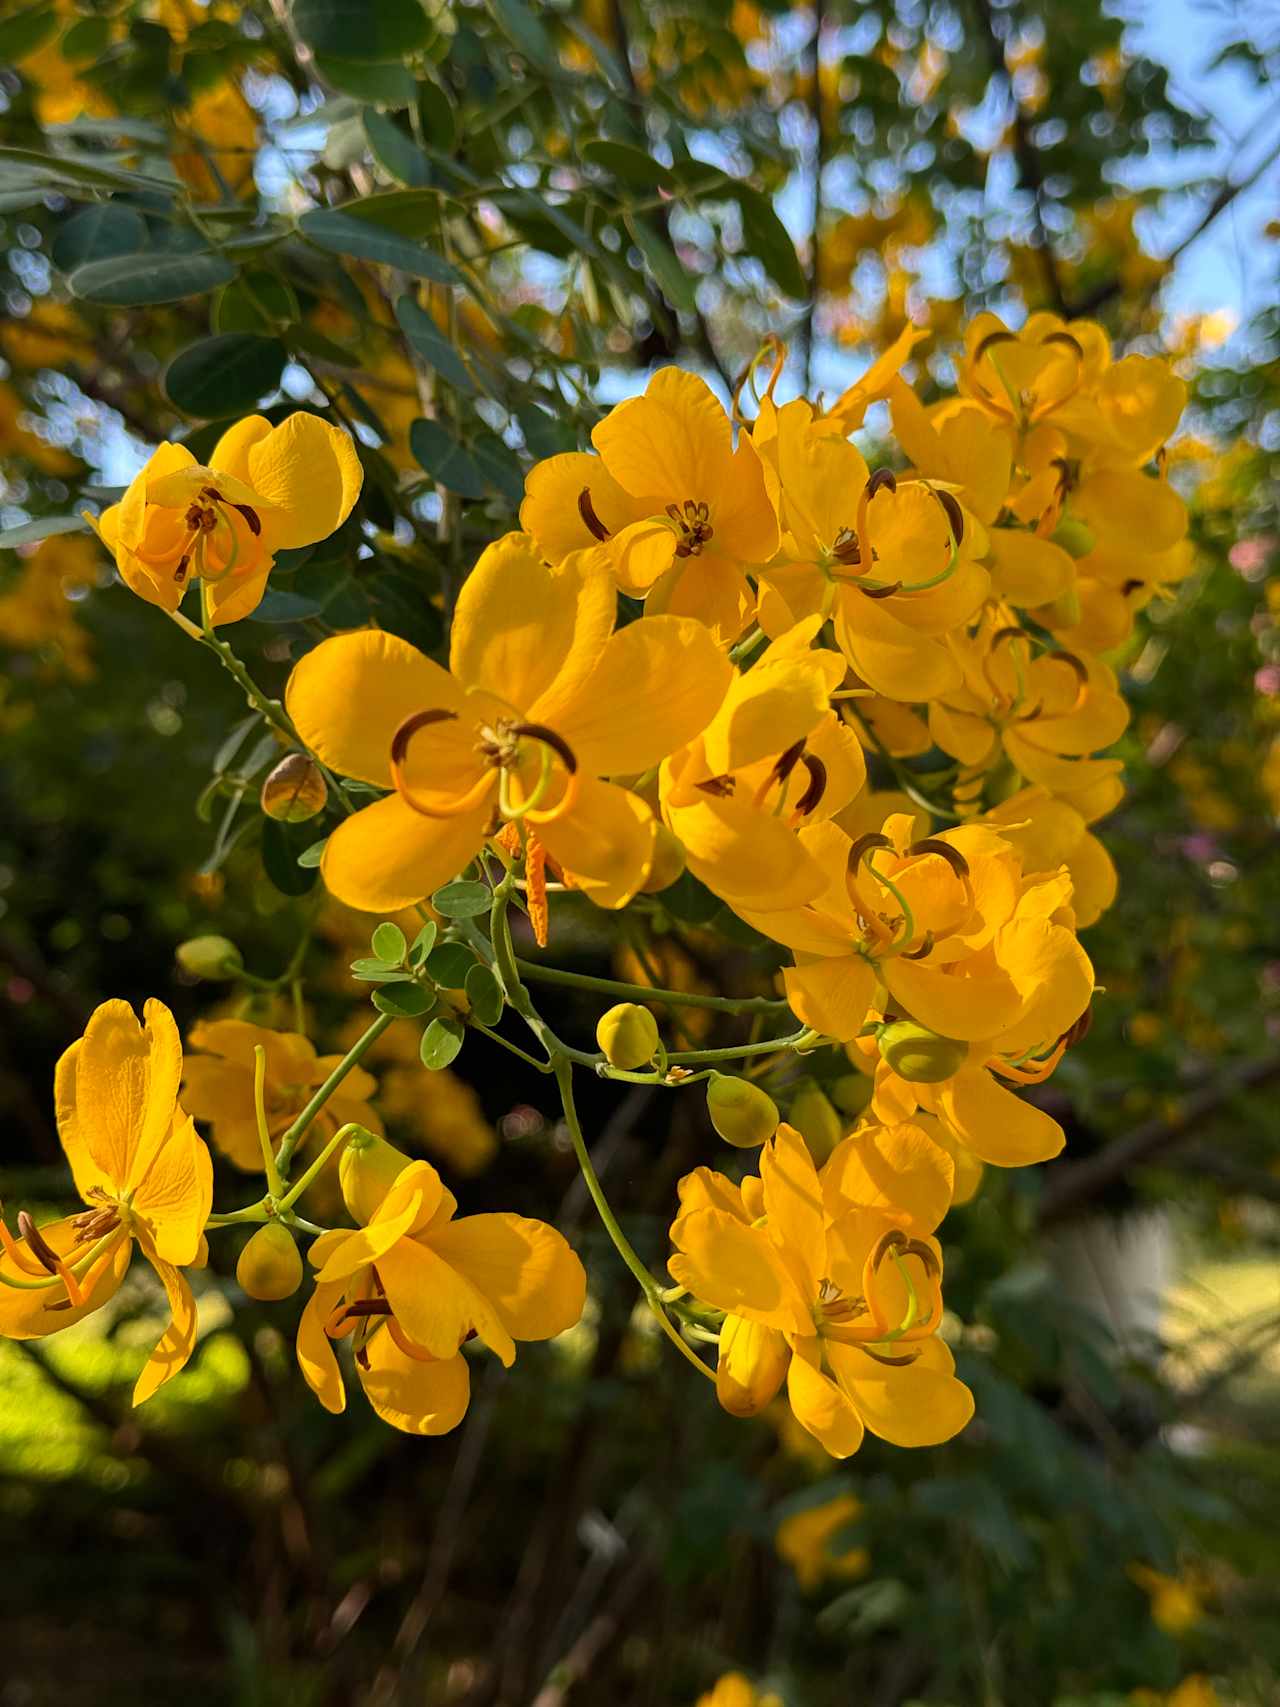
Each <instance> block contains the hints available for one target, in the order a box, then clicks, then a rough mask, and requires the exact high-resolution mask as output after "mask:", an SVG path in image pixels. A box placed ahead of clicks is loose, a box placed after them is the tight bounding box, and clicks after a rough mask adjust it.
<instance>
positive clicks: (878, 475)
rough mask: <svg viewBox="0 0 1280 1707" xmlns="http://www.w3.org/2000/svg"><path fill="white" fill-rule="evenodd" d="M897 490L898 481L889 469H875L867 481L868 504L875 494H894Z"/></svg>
mask: <svg viewBox="0 0 1280 1707" xmlns="http://www.w3.org/2000/svg"><path fill="white" fill-rule="evenodd" d="M897 490H898V479H897V476H896V475H895V474H894V472H893V470H892V469H891V468H877V469H875V470H874V472H873V473H872V475H871V478H870V479H869V480H868V481H867V499H868V502H869V501H870V500H871V499H872V498H874V497H875V495H876V493H877V492H885V491H888V492H896V491H897Z"/></svg>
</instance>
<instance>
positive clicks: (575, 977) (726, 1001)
mask: <svg viewBox="0 0 1280 1707" xmlns="http://www.w3.org/2000/svg"><path fill="white" fill-rule="evenodd" d="M514 964H515V966H516V968H517V969H518V971H519V973H520V975H521V976H522V977H524V978H529V979H532V980H533V982H534V983H535V984H562V985H564V986H565V987H566V988H567V989H572V990H594V991H597V992H598V993H599V994H601V995H605V996H631V997H633V998H634V999H635V1000H636V1001H644V1002H662V1003H663V1004H664V1006H666V1007H673V1008H713V1009H715V1010H716V1011H718V1012H719V1013H725V1014H755V1013H776V1012H777V1011H778V1010H779V1009H782V1008H785V1007H786V1005H787V1004H786V1002H785V1001H783V1000H782V998H781V997H778V996H704V995H699V994H697V993H696V992H693V991H687V992H686V991H684V990H660V989H655V988H653V987H651V986H650V985H648V984H628V983H625V982H624V981H623V980H621V979H618V978H595V977H592V976H590V975H589V974H588V973H586V972H562V971H561V970H560V969H559V967H556V966H540V965H538V964H537V963H536V962H534V961H530V960H517V961H515V963H514ZM673 1059H674V1057H673Z"/></svg>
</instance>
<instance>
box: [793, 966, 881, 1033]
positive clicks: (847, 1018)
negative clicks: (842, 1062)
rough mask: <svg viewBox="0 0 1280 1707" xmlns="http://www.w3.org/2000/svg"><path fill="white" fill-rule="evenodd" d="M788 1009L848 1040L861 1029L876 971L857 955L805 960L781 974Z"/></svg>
mask: <svg viewBox="0 0 1280 1707" xmlns="http://www.w3.org/2000/svg"><path fill="white" fill-rule="evenodd" d="M783 982H784V983H785V985H786V990H787V1000H788V1002H789V1003H790V1004H791V1011H792V1013H793V1014H794V1015H795V1016H796V1018H797V1019H798V1020H800V1021H801V1022H802V1024H804V1025H807V1026H812V1028H813V1030H814V1031H820V1032H823V1033H824V1034H825V1035H826V1036H827V1037H834V1038H835V1039H836V1040H837V1042H840V1043H849V1042H851V1041H852V1039H853V1038H855V1037H856V1036H857V1035H858V1033H859V1032H860V1031H861V1030H862V1027H863V1025H864V1023H865V1022H866V1018H867V1010H868V1008H869V1007H870V1006H871V997H872V995H873V994H874V992H875V987H876V974H875V971H874V969H873V968H872V966H871V965H870V963H869V962H868V961H866V960H864V959H863V957H862V956H861V955H860V954H846V955H840V956H838V957H836V958H832V959H830V960H807V961H805V962H803V963H802V964H801V965H798V966H791V967H788V969H787V971H786V972H785V973H784V974H783Z"/></svg>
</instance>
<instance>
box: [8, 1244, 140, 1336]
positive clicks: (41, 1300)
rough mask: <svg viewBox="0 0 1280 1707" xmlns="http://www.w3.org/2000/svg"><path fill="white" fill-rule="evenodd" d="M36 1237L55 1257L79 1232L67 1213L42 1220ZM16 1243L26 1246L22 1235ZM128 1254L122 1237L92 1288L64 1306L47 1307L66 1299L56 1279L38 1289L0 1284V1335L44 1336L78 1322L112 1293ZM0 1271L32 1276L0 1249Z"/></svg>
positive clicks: (65, 1253)
mask: <svg viewBox="0 0 1280 1707" xmlns="http://www.w3.org/2000/svg"><path fill="white" fill-rule="evenodd" d="M40 1237H41V1238H42V1239H43V1240H44V1242H45V1244H47V1245H48V1246H49V1248H50V1249H51V1250H52V1251H53V1252H54V1254H55V1255H56V1256H59V1257H66V1256H68V1255H69V1254H70V1253H71V1252H72V1251H73V1250H75V1249H77V1247H78V1246H79V1244H80V1236H79V1234H78V1233H77V1231H76V1229H75V1227H74V1226H73V1225H72V1218H71V1217H68V1218H67V1219H66V1220H63V1221H46V1222H45V1223H44V1224H43V1225H42V1226H41V1228H40ZM17 1244H18V1247H19V1249H21V1250H23V1251H25V1250H26V1240H25V1239H19V1240H18V1241H17ZM89 1248H90V1247H85V1249H84V1250H83V1251H81V1253H80V1254H81V1255H86V1254H87V1251H88V1249H89ZM132 1256H133V1240H132V1239H130V1238H128V1237H127V1236H125V1237H122V1238H121V1239H120V1241H119V1243H118V1244H117V1245H116V1246H115V1248H114V1249H113V1250H112V1252H111V1257H110V1260H109V1262H108V1263H107V1266H106V1267H105V1268H104V1269H103V1271H102V1273H101V1274H100V1275H99V1277H98V1279H97V1280H96V1281H95V1282H94V1284H93V1287H92V1290H91V1291H90V1292H88V1293H87V1294H86V1295H85V1298H84V1302H83V1303H81V1304H76V1305H73V1306H72V1307H71V1308H70V1309H67V1310H52V1309H50V1308H49V1306H50V1305H51V1304H61V1303H65V1302H66V1297H67V1293H66V1289H65V1287H64V1286H63V1285H62V1283H61V1282H60V1281H56V1282H55V1283H54V1284H53V1285H52V1286H50V1287H48V1288H44V1287H41V1288H40V1289H39V1290H38V1291H36V1290H28V1289H27V1288H25V1287H23V1288H22V1289H18V1288H16V1287H12V1286H4V1285H0V1336H3V1337H4V1338H5V1339H11V1340H33V1339H44V1338H45V1337H46V1335H48V1334H56V1333H59V1332H60V1331H61V1330H62V1329H63V1328H70V1327H73V1326H74V1325H75V1323H76V1322H82V1321H83V1320H84V1318H85V1317H86V1316H89V1315H92V1313H93V1312H94V1311H95V1310H100V1309H101V1308H102V1306H103V1305H104V1304H105V1303H107V1301H108V1300H109V1299H110V1298H111V1297H113V1296H114V1294H115V1293H116V1291H117V1290H118V1289H119V1286H120V1282H121V1281H122V1280H123V1279H124V1277H125V1274H126V1273H127V1271H128V1268H129V1262H130V1259H131V1258H132ZM0 1274H5V1275H9V1276H10V1277H11V1278H13V1279H17V1280H31V1279H32V1278H33V1277H32V1276H31V1275H30V1274H28V1273H27V1272H26V1270H25V1269H22V1268H20V1267H18V1266H17V1265H16V1264H15V1263H14V1261H13V1259H12V1258H11V1257H9V1256H8V1255H6V1254H4V1253H0ZM50 1278H52V1276H51V1277H50ZM82 1278H84V1277H82Z"/></svg>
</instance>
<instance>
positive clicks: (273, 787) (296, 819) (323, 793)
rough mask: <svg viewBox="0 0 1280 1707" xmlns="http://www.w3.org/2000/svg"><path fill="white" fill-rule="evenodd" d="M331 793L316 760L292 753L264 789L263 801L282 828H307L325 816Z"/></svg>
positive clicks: (277, 768) (271, 775)
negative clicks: (288, 825) (319, 817)
mask: <svg viewBox="0 0 1280 1707" xmlns="http://www.w3.org/2000/svg"><path fill="white" fill-rule="evenodd" d="M328 798H329V790H328V788H327V786H326V785H325V780H324V778H323V776H321V774H320V770H319V767H318V766H317V764H316V762H315V760H314V759H312V758H309V757H308V755H307V754H306V753H288V754H286V755H285V757H284V758H283V759H281V761H280V763H279V764H278V765H276V766H275V768H274V769H273V770H272V771H271V772H270V774H269V775H268V777H267V780H266V781H265V782H264V783H263V785H262V793H261V795H260V796H259V801H260V804H261V806H262V810H263V811H264V812H265V813H266V815H267V817H268V818H276V819H278V820H279V821H280V823H282V824H305V823H306V821H307V819H308V818H314V817H315V816H316V814H317V813H319V812H323V811H324V808H325V802H326V801H327V800H328Z"/></svg>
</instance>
